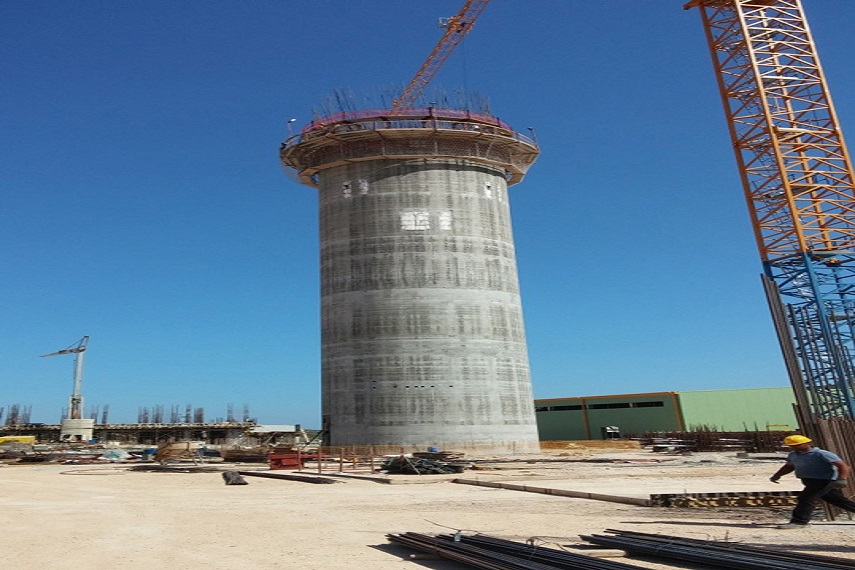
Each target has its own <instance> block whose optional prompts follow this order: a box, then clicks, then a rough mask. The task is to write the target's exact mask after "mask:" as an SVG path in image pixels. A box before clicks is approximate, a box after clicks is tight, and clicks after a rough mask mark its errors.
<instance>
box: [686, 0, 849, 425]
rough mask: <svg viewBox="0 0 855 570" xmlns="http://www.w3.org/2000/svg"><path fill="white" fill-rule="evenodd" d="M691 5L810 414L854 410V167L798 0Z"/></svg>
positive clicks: (698, 0)
mask: <svg viewBox="0 0 855 570" xmlns="http://www.w3.org/2000/svg"><path fill="white" fill-rule="evenodd" d="M686 7H687V8H691V7H698V8H700V12H701V17H702V19H703V23H704V28H705V30H706V34H707V41H708V43H709V47H710V51H711V54H712V59H713V64H714V66H715V71H716V76H717V80H718V86H719V89H720V91H721V96H722V101H723V104H724V108H725V113H726V115H727V119H728V126H729V129H730V134H731V138H732V140H733V145H734V151H735V154H736V160H737V163H738V166H739V171H740V175H741V178H742V184H743V189H744V191H745V197H746V201H747V203H748V207H749V210H750V214H751V219H752V223H753V226H754V235H755V239H756V241H757V245H758V248H759V250H760V255H761V258H762V260H763V265H764V270H765V274H766V275H767V276H768V277H769V278H770V279H771V280H772V281H773V282H774V284H775V285H776V287H775V290H776V291H777V294H779V295H780V297H781V299H780V300H781V301H782V302H783V304H784V306H785V307H786V313H787V316H788V319H787V320H788V325H789V332H790V335H789V336H790V338H789V341H790V342H791V343H792V344H793V346H794V348H795V353H796V356H797V361H798V368H799V370H792V369H790V376H791V378H792V379H793V385H794V388H795V389H796V390H797V391H799V390H801V391H803V394H801V395H802V396H806V397H807V401H809V402H810V405H811V411H812V413H813V414H815V415H817V416H819V417H824V418H827V417H835V416H844V417H849V418H853V417H855V407H853V401H854V400H853V380H854V379H855V363H853V354H855V334H853V332H854V331H853V319H855V188H853V171H852V164H851V162H850V159H849V155H848V151H847V149H846V145H845V143H844V140H843V135H842V133H841V130H840V127H839V124H838V121H837V117H836V114H835V112H834V108H833V105H832V101H831V96H830V94H829V91H828V86H827V83H826V81H825V78H824V75H823V72H822V68H821V66H820V62H819V58H818V56H817V53H816V47H815V46H814V43H813V39H812V37H811V34H810V30H809V28H808V25H807V20H806V19H805V15H804V11H803V9H802V5H801V0H694V1H692V2H690V3H689V4H688V5H687V6H686ZM786 352H787V351H786V349H785V353H786ZM799 399H801V398H799Z"/></svg>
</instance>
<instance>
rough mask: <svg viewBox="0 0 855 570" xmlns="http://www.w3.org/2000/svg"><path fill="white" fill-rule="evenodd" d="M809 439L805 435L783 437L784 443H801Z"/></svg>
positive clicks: (807, 441) (809, 440)
mask: <svg viewBox="0 0 855 570" xmlns="http://www.w3.org/2000/svg"><path fill="white" fill-rule="evenodd" d="M810 442H811V439H810V438H809V437H805V436H803V435H788V436H787V437H785V438H784V445H801V444H803V443H810Z"/></svg>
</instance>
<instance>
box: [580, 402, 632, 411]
mask: <svg viewBox="0 0 855 570" xmlns="http://www.w3.org/2000/svg"><path fill="white" fill-rule="evenodd" d="M628 407H629V402H616V403H613V404H588V409H589V410H612V409H614V408H628Z"/></svg>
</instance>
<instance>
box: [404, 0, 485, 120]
mask: <svg viewBox="0 0 855 570" xmlns="http://www.w3.org/2000/svg"><path fill="white" fill-rule="evenodd" d="M489 1H490V0H466V3H465V4H464V5H463V8H461V9H460V12H458V13H457V14H456V15H455V16H452V17H451V18H449V19H448V22H447V23H445V33H444V34H443V36H442V38H440V40H439V42H438V43H437V44H436V47H434V48H433V51H432V52H431V53H430V55H429V56H428V58H427V59H426V60H425V62H424V63H423V64H422V67H421V68H420V69H419V70H418V72H417V73H416V75H415V76H414V77H413V79H412V80H411V81H410V83H409V85H407V87H406V88H404V92H403V93H402V94H401V96H400V97H398V98H397V99H395V101H394V102H393V103H392V110H396V109H408V108H410V107H412V106H413V104H414V103H415V102H416V100H418V98H419V97H420V96H421V94H422V93H423V92H424V90H425V87H427V84H428V83H430V82H431V80H432V79H433V77H434V76H435V75H436V72H437V71H439V68H440V67H442V64H443V63H445V60H446V59H448V56H450V55H451V52H453V51H454V48H456V47H457V44H459V43H460V41H461V40H462V39H463V38H464V37H465V36H466V34H468V33H469V30H471V29H472V26H473V25H475V20H476V19H477V18H478V16H480V15H481V12H483V11H484V8H486V7H487V4H488V3H489Z"/></svg>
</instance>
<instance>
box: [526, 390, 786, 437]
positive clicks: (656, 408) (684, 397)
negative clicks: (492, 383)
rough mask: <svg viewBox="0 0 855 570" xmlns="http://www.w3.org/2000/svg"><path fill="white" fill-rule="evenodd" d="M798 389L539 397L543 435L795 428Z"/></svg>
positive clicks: (583, 435) (567, 435)
mask: <svg viewBox="0 0 855 570" xmlns="http://www.w3.org/2000/svg"><path fill="white" fill-rule="evenodd" d="M793 404H795V396H794V395H793V389H792V388H790V387H785V388H748V389H741V390H698V391H691V392H649V393H646V394H622V395H612V396H586V397H573V398H550V399H543V400H535V401H534V405H535V410H536V417H537V428H538V431H539V437H540V440H541V441H558V440H561V441H564V440H574V439H606V438H608V437H614V436H615V434H622V435H626V434H641V433H646V432H655V431H693V430H697V429H709V430H713V431H755V430H763V431H765V430H772V431H788V430H794V429H796V426H797V422H796V416H795V413H794V412H793Z"/></svg>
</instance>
